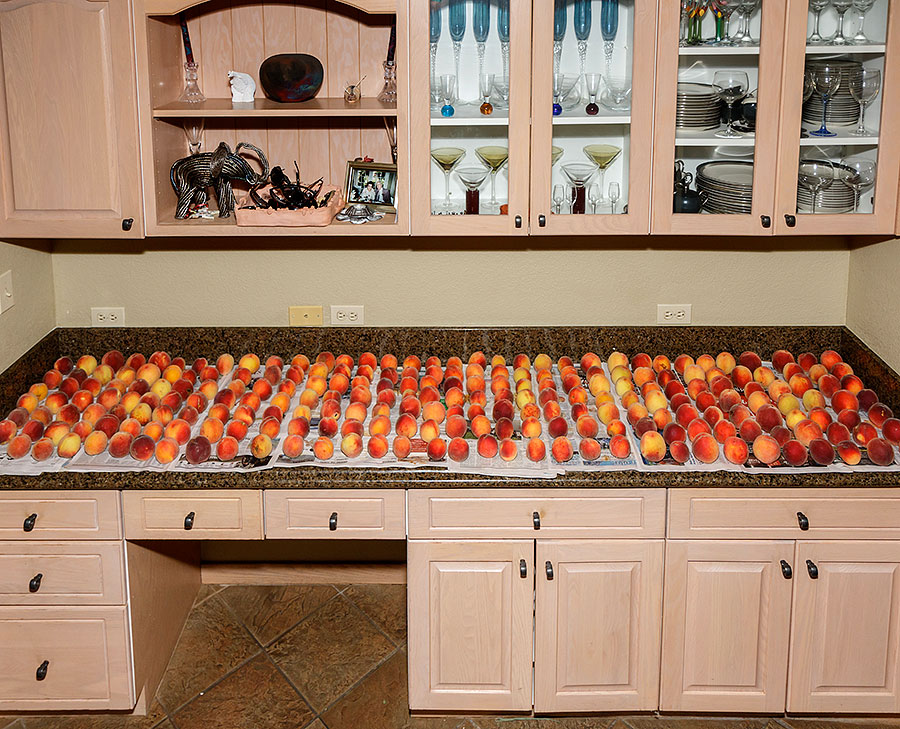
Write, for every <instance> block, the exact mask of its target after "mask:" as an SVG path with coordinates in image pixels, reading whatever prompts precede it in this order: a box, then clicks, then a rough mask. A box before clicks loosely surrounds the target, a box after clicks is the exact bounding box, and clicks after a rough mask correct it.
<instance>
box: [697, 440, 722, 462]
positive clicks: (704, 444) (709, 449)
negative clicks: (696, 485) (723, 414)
mask: <svg viewBox="0 0 900 729" xmlns="http://www.w3.org/2000/svg"><path fill="white" fill-rule="evenodd" d="M691 450H692V452H693V454H694V458H696V459H697V460H698V461H700V462H701V463H714V462H715V461H716V460H717V459H718V457H719V443H718V441H717V440H716V439H715V438H713V437H712V436H711V435H707V434H705V433H701V434H700V435H698V436H697V437H696V438H695V439H694V441H693V442H692V443H691Z"/></svg>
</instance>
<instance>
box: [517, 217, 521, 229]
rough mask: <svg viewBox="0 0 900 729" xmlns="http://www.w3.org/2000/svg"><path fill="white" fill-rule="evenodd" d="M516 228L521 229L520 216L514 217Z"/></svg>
mask: <svg viewBox="0 0 900 729" xmlns="http://www.w3.org/2000/svg"><path fill="white" fill-rule="evenodd" d="M516 227H517V228H521V227H522V216H521V215H517V216H516Z"/></svg>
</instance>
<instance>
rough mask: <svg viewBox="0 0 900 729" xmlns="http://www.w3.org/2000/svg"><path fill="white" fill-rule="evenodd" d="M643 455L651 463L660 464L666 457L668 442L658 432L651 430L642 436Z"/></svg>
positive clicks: (641, 447)
mask: <svg viewBox="0 0 900 729" xmlns="http://www.w3.org/2000/svg"><path fill="white" fill-rule="evenodd" d="M640 449H641V455H642V456H643V457H644V459H645V460H647V461H650V462H651V463H659V462H660V461H661V460H662V459H663V458H665V457H666V441H665V438H663V437H662V435H660V434H659V433H658V432H657V431H655V430H649V431H647V432H645V433H644V434H643V435H642V436H641V446H640Z"/></svg>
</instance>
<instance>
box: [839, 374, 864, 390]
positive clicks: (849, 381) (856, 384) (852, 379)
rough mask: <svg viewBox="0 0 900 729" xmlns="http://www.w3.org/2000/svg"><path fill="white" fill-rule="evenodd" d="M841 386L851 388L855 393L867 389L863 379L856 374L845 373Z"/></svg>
mask: <svg viewBox="0 0 900 729" xmlns="http://www.w3.org/2000/svg"><path fill="white" fill-rule="evenodd" d="M841 388H842V389H844V390H849V391H850V392H852V393H853V394H854V395H855V394H856V393H858V392H861V391H862V390H864V389H865V386H864V385H863V381H862V380H861V379H860V378H859V377H857V376H856V375H844V376H843V377H841Z"/></svg>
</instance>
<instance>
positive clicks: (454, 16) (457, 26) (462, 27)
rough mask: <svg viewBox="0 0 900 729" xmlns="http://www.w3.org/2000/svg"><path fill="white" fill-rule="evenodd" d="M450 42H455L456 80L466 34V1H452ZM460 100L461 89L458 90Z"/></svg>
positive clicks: (457, 94)
mask: <svg viewBox="0 0 900 729" xmlns="http://www.w3.org/2000/svg"><path fill="white" fill-rule="evenodd" d="M449 15H450V22H449V24H448V25H449V28H448V29H449V31H450V40H452V41H453V61H454V63H455V64H456V79H457V80H458V79H459V57H460V54H461V53H462V39H463V37H464V36H465V34H466V0H450V9H449ZM456 96H457V98H459V89H458V88H457V89H456Z"/></svg>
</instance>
